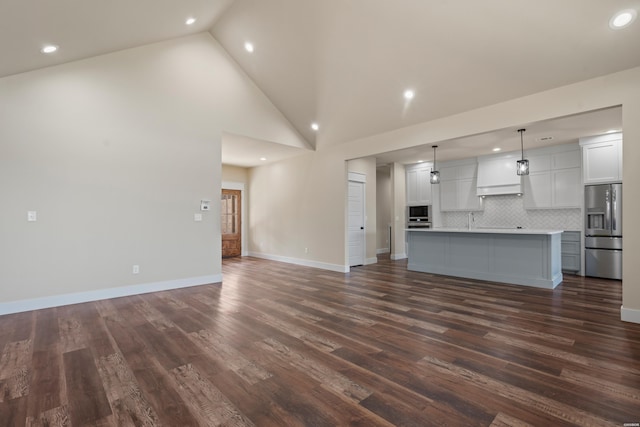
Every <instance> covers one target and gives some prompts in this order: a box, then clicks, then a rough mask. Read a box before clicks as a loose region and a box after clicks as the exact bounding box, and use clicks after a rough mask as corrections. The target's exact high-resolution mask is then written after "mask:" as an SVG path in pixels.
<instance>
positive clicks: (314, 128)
mask: <svg viewBox="0 0 640 427" xmlns="http://www.w3.org/2000/svg"><path fill="white" fill-rule="evenodd" d="M311 129H313V130H315V131H317V130H318V129H320V125H319V124H317V123H316V122H313V123H311Z"/></svg>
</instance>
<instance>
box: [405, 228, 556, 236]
mask: <svg viewBox="0 0 640 427" xmlns="http://www.w3.org/2000/svg"><path fill="white" fill-rule="evenodd" d="M406 231H411V232H418V233H476V234H547V235H550V234H560V233H562V232H563V231H564V230H543V229H536V228H472V229H468V228H446V227H439V228H407V229H406Z"/></svg>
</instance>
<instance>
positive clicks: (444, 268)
mask: <svg viewBox="0 0 640 427" xmlns="http://www.w3.org/2000/svg"><path fill="white" fill-rule="evenodd" d="M407 233H408V244H409V247H408V252H409V260H408V265H407V268H408V269H409V270H412V271H420V272H423V273H433V274H442V275H446V276H455V277H464V278H470V279H480V280H488V281H492V282H502V283H512V284H516V285H525V286H534V287H538V288H547V289H554V288H555V287H556V286H558V284H560V282H562V258H561V248H560V238H561V236H562V231H557V230H527V229H471V230H468V229H453V228H431V229H408V230H407Z"/></svg>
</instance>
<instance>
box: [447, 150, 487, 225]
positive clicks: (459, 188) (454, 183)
mask: <svg viewBox="0 0 640 427" xmlns="http://www.w3.org/2000/svg"><path fill="white" fill-rule="evenodd" d="M439 165H440V166H439V169H440V184H439V185H440V210H441V211H443V212H444V211H478V210H481V209H482V199H481V198H480V197H478V196H477V195H476V182H477V171H478V164H477V163H476V161H475V159H467V160H462V161H457V162H446V163H444V162H443V163H440V164H439Z"/></svg>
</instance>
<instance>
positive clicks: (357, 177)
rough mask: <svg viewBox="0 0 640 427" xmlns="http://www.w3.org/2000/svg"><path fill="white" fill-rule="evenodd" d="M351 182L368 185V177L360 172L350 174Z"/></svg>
mask: <svg viewBox="0 0 640 427" xmlns="http://www.w3.org/2000/svg"><path fill="white" fill-rule="evenodd" d="M349 181H353V182H362V183H366V182H367V175H365V174H363V173H358V172H349Z"/></svg>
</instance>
